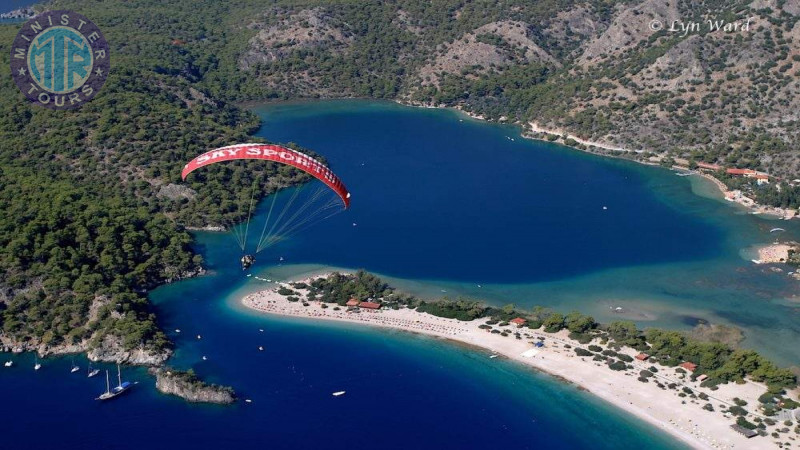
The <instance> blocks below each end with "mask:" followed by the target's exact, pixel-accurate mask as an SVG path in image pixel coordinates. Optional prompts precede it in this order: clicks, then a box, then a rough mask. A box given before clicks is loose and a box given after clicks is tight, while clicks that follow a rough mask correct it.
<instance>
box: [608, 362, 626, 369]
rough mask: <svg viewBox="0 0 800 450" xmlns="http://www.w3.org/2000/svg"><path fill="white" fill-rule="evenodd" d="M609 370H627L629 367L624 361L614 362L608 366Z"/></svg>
mask: <svg viewBox="0 0 800 450" xmlns="http://www.w3.org/2000/svg"><path fill="white" fill-rule="evenodd" d="M608 368H609V369H611V370H625V369H627V368H628V366H627V364H625V363H624V362H622V361H614V362H613V363H611V364H609V365H608Z"/></svg>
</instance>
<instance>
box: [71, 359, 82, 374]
mask: <svg viewBox="0 0 800 450" xmlns="http://www.w3.org/2000/svg"><path fill="white" fill-rule="evenodd" d="M79 370H81V368H80V367H78V366H76V365H75V358H72V368H71V369H69V373H75V372H77V371H79Z"/></svg>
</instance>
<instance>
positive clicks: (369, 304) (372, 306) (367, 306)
mask: <svg viewBox="0 0 800 450" xmlns="http://www.w3.org/2000/svg"><path fill="white" fill-rule="evenodd" d="M358 307H359V308H364V309H381V304H380V303H375V302H361V303H359V304H358Z"/></svg>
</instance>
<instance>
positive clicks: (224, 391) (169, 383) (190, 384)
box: [150, 368, 236, 405]
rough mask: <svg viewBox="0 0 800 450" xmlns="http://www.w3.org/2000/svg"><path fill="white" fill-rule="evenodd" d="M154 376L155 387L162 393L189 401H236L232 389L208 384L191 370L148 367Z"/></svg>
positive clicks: (224, 403)
mask: <svg viewBox="0 0 800 450" xmlns="http://www.w3.org/2000/svg"><path fill="white" fill-rule="evenodd" d="M150 374H152V375H154V376H155V377H156V389H158V390H159V391H160V392H163V393H164V394H169V395H176V396H178V397H181V398H183V399H185V400H187V401H189V402H196V403H218V404H223V405H227V404H231V403H233V402H235V401H236V394H235V393H234V391H233V389H232V388H230V387H227V386H218V385H216V384H208V383H206V382H204V381H202V380H200V379H199V378H198V377H197V376H196V375H195V374H194V372H193V371H191V370H189V371H187V372H183V371H179V370H175V369H171V368H158V369H150Z"/></svg>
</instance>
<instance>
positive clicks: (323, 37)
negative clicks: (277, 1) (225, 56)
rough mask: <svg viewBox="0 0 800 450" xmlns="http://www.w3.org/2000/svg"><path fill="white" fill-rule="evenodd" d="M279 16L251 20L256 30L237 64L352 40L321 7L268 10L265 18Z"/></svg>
mask: <svg viewBox="0 0 800 450" xmlns="http://www.w3.org/2000/svg"><path fill="white" fill-rule="evenodd" d="M273 15H274V16H277V17H281V19H280V21H279V22H278V23H272V24H269V25H265V24H262V23H254V24H252V25H251V26H250V27H251V28H256V29H258V30H259V31H258V33H257V34H256V35H255V36H254V37H253V38H252V39H251V40H250V43H249V45H248V49H247V51H246V52H245V53H244V54H243V55H242V57H241V58H240V59H239V67H240V68H241V69H244V70H247V69H249V68H250V67H251V66H253V65H255V64H258V63H265V62H271V61H275V60H277V59H279V58H282V57H284V56H287V55H290V54H291V53H292V52H294V51H296V50H303V49H310V48H325V49H327V50H330V51H332V52H342V51H345V50H346V49H347V48H348V47H349V46H350V44H351V43H352V41H353V38H352V36H351V34H350V33H349V32H348V31H347V30H346V27H345V25H344V24H342V23H340V22H339V21H337V20H336V19H334V18H333V17H332V16H331V15H330V14H328V13H327V12H325V11H324V10H323V9H322V8H313V9H304V10H302V11H300V12H298V13H296V14H287V13H286V12H284V11H270V14H265V18H270V17H272V16H273Z"/></svg>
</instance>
